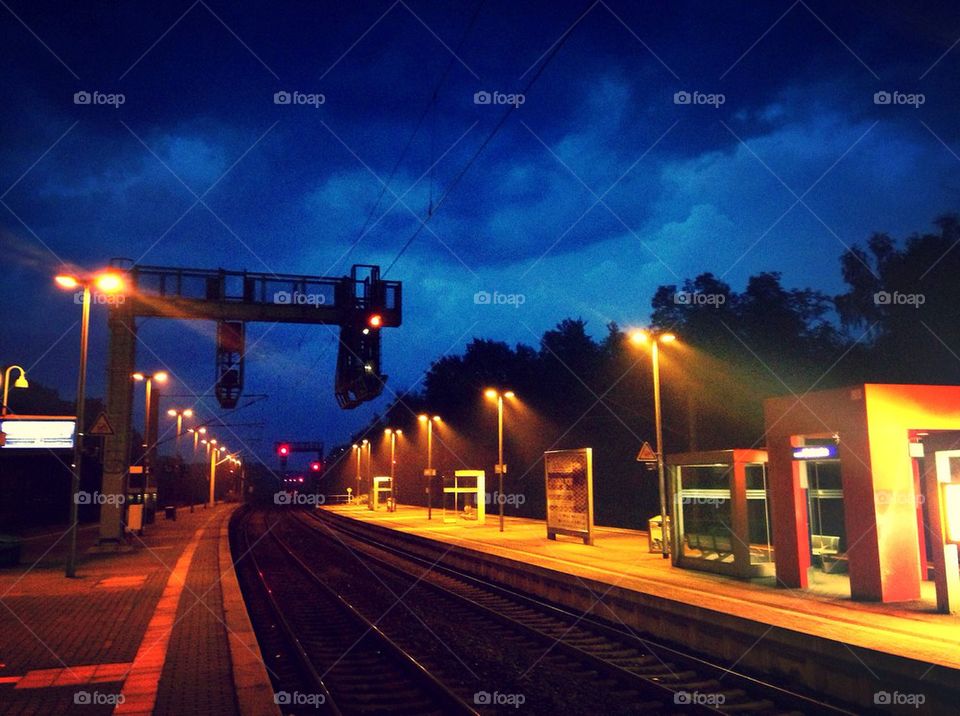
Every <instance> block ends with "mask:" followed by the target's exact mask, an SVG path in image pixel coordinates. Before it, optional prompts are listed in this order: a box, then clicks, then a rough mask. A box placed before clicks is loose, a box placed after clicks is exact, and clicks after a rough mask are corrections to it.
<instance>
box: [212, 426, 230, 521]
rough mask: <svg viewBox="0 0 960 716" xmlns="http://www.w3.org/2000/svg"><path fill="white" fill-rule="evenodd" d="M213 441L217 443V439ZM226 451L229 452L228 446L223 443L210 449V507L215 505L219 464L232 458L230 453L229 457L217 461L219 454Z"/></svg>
mask: <svg viewBox="0 0 960 716" xmlns="http://www.w3.org/2000/svg"><path fill="white" fill-rule="evenodd" d="M212 442H213V443H216V442H217V441H216V440H214V441H212ZM226 452H227V448H226V446H224V445H221V446H220V447H219V448H216V447H215V448H213V450H211V451H210V498H209V502H208V504H209V505H210V507H213V505H214V491H215V490H216V487H217V465H222V464H223V463H225V462H226V461H227V460H229V459H230V458H231V456H230V455H227V457H225V458H223V460H221V461H220V462H217V455H219V454H220V453H226Z"/></svg>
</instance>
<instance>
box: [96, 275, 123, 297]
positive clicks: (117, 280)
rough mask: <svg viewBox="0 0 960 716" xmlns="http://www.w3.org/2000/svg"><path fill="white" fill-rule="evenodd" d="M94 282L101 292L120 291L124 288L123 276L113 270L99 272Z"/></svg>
mask: <svg viewBox="0 0 960 716" xmlns="http://www.w3.org/2000/svg"><path fill="white" fill-rule="evenodd" d="M93 283H94V285H95V286H96V287H97V290H98V291H100V292H101V293H119V292H120V291H122V290H123V278H122V277H121V276H120V274H118V273H114V272H112V271H105V272H104V273H101V274H98V275H97V277H96V278H95V279H94V280H93Z"/></svg>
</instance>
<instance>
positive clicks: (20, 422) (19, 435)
mask: <svg viewBox="0 0 960 716" xmlns="http://www.w3.org/2000/svg"><path fill="white" fill-rule="evenodd" d="M76 425H77V423H76V421H75V420H73V419H72V418H65V417H57V418H54V419H39V418H6V419H4V420H0V432H4V433H6V434H7V441H6V443H5V444H4V445H3V449H20V450H22V449H25V448H27V449H45V450H72V449H73V435H74V432H75V431H76Z"/></svg>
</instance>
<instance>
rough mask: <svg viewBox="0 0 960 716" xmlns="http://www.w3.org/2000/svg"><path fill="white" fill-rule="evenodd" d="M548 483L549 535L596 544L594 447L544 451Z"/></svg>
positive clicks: (549, 536)
mask: <svg viewBox="0 0 960 716" xmlns="http://www.w3.org/2000/svg"><path fill="white" fill-rule="evenodd" d="M543 465H544V472H545V473H546V486H547V538H548V539H554V540H555V539H556V538H557V535H558V534H564V535H571V536H573V537H580V538H581V539H583V543H584V544H593V448H579V449H576V450H549V451H547V452H545V453H544V454H543Z"/></svg>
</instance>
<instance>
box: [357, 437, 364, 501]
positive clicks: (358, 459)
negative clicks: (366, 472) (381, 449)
mask: <svg viewBox="0 0 960 716" xmlns="http://www.w3.org/2000/svg"><path fill="white" fill-rule="evenodd" d="M362 452H363V445H357V504H358V505H359V504H360V453H362Z"/></svg>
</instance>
